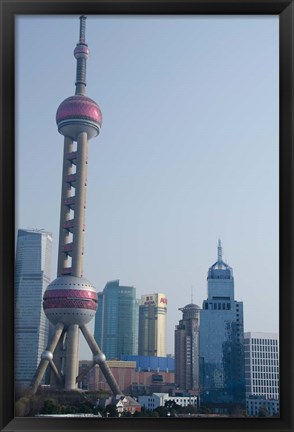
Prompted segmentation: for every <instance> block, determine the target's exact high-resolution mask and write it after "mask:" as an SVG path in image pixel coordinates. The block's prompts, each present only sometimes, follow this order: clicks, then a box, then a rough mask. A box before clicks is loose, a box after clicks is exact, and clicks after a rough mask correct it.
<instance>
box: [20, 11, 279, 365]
mask: <svg viewBox="0 0 294 432" xmlns="http://www.w3.org/2000/svg"><path fill="white" fill-rule="evenodd" d="M278 32H279V26H278V16H239V17H238V16H126V15H124V16H111V15H100V16H94V15H93V16H88V18H87V23H86V41H87V43H88V45H89V49H90V56H89V59H88V63H87V89H86V90H87V96H89V97H90V98H92V99H94V100H95V101H96V102H97V103H98V104H99V106H100V108H101V111H102V114H103V125H102V128H101V133H100V135H99V136H98V137H97V138H94V139H92V140H91V141H90V142H89V160H88V189H87V213H86V235H85V260H84V276H85V277H86V278H87V279H89V280H90V281H91V282H92V283H93V285H94V286H95V288H96V289H97V291H102V290H103V288H104V286H105V284H106V282H107V281H109V280H114V279H119V280H120V284H122V285H130V286H135V287H136V292H137V298H140V296H141V295H142V294H147V293H154V292H161V293H164V294H166V295H167V298H168V314H167V352H168V353H173V352H174V329H175V325H176V324H177V323H178V321H179V320H180V319H181V312H180V311H179V310H178V308H180V307H183V306H185V305H186V304H188V303H191V299H193V302H194V303H196V304H198V305H199V306H202V302H203V300H204V299H205V298H206V297H207V281H206V278H207V270H208V268H209V267H210V266H211V265H212V264H213V263H214V262H215V261H216V260H217V243H218V239H219V238H220V239H221V241H222V245H223V258H224V260H225V261H226V262H227V263H228V264H229V265H230V266H231V267H232V268H233V272H234V281H235V298H236V300H238V301H243V302H244V330H245V331H265V332H278V331H279V234H278V228H279V215H278V205H279V191H278V188H279V181H278V177H279V108H278V105H279V87H278V86H279V83H278V79H279V68H278V64H279V61H278V54H279V48H278V40H279V39H278ZM78 37H79V19H78V16H54V15H53V16H45V15H44V16H18V17H17V19H16V172H17V176H16V229H18V228H24V229H26V228H36V229H45V230H46V231H49V232H51V233H52V235H53V256H52V279H54V278H55V277H56V268H57V247H58V235H59V211H60V208H59V207H60V193H61V174H62V158H63V137H62V135H60V134H59V133H58V131H57V127H56V122H55V114H56V110H57V108H58V106H59V104H60V103H61V102H62V101H63V100H64V99H65V98H67V97H69V96H71V95H73V94H74V92H75V85H74V83H75V73H76V60H75V58H74V56H73V50H74V48H75V46H76V43H77V42H78ZM89 325H90V328H91V329H93V325H94V320H92V322H91V323H90V324H89ZM81 339H82V338H81ZM80 358H81V359H87V358H91V355H90V351H89V349H88V348H87V347H86V344H85V343H84V342H83V341H81V349H80Z"/></svg>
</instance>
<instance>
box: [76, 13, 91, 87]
mask: <svg viewBox="0 0 294 432" xmlns="http://www.w3.org/2000/svg"><path fill="white" fill-rule="evenodd" d="M86 19H87V17H86V16H85V15H81V16H80V37H79V42H78V43H77V46H76V48H75V50H74V56H75V58H76V59H77V74H76V95H77V94H78V95H85V94H86V85H87V82H86V66H87V59H88V57H89V48H88V45H87V44H86Z"/></svg>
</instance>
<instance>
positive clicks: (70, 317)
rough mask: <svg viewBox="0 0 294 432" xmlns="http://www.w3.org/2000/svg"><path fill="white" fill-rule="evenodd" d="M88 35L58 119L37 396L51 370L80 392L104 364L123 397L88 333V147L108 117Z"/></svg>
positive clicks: (92, 297)
mask: <svg viewBox="0 0 294 432" xmlns="http://www.w3.org/2000/svg"><path fill="white" fill-rule="evenodd" d="M85 30H86V17H85V16H81V17H80V33H79V42H78V43H77V46H76V48H75V50H74V56H75V58H76V60H77V69H76V83H75V85H76V91H75V95H74V96H71V97H69V98H67V99H65V100H64V101H63V102H62V103H61V104H60V105H59V107H58V110H57V113H56V123H57V127H58V131H59V132H60V133H61V134H62V135H63V136H64V156H63V175H62V188H61V209H60V227H59V250H58V269H57V279H55V280H54V281H53V282H51V284H50V285H49V286H48V288H47V290H46V292H45V294H44V302H43V308H44V311H45V314H46V316H47V318H48V319H49V321H50V322H51V323H52V324H54V326H55V328H54V332H53V335H52V337H51V338H50V341H49V343H48V346H47V348H46V350H45V351H44V352H43V353H42V355H41V361H40V363H39V366H38V369H37V371H36V373H35V376H34V377H33V380H32V384H31V385H32V391H33V392H36V390H37V388H38V386H39V384H40V382H41V380H42V377H43V375H44V373H45V371H46V368H47V366H48V365H50V367H51V369H52V372H53V374H54V377H53V379H52V381H51V383H52V385H55V386H58V387H61V388H63V389H65V390H75V389H76V388H77V384H78V382H79V381H80V380H82V378H83V376H84V374H86V373H87V372H88V371H89V370H90V369H91V368H92V367H93V366H94V365H95V364H96V363H99V365H100V369H101V370H102V372H103V374H104V375H105V378H106V379H107V381H108V384H109V386H110V388H111V390H112V392H113V393H114V394H118V393H121V392H120V389H119V387H118V385H117V383H116V381H115V379H114V377H113V375H112V373H111V371H110V369H109V367H108V365H107V363H106V362H105V355H104V354H103V353H102V351H101V350H100V348H99V347H98V345H97V343H96V341H95V339H94V337H93V336H92V334H91V333H90V331H89V329H88V327H87V323H88V322H89V321H91V319H92V318H93V317H94V315H95V312H96V309H97V294H96V291H95V288H94V287H93V285H92V284H91V283H90V282H89V281H88V280H87V279H85V278H84V277H83V256H84V234H85V213H86V191H87V164H88V141H89V140H90V139H91V138H93V137H95V136H97V135H98V134H99V131H100V127H101V123H102V114H101V111H100V108H99V106H98V105H97V104H96V102H94V101H93V100H92V99H89V98H88V97H87V96H86V95H85V94H86V63H87V58H88V55H89V49H88V45H87V44H86V39H85ZM79 330H81V331H82V333H83V335H84V337H85V339H86V341H87V343H88V345H89V347H90V349H91V351H92V353H93V361H92V362H91V364H90V365H89V368H88V370H86V371H83V373H82V374H80V375H78V351H79Z"/></svg>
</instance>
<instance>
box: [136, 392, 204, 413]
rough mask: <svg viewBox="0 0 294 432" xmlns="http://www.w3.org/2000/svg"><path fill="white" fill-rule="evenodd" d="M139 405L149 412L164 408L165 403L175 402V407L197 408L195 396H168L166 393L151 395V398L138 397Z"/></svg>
mask: <svg viewBox="0 0 294 432" xmlns="http://www.w3.org/2000/svg"><path fill="white" fill-rule="evenodd" d="M138 402H139V404H140V405H141V406H142V407H144V408H146V409H149V410H154V409H156V408H158V407H159V406H164V405H165V403H166V402H175V403H176V404H177V405H180V406H182V407H186V406H188V405H192V406H197V403H198V398H197V396H169V394H168V393H153V394H152V396H139V399H138Z"/></svg>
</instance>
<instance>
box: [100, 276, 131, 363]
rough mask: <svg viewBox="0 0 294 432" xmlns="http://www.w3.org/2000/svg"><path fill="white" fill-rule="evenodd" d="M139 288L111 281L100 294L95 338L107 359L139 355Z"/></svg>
mask: <svg viewBox="0 0 294 432" xmlns="http://www.w3.org/2000/svg"><path fill="white" fill-rule="evenodd" d="M137 308H138V306H137V300H136V288H134V287H130V286H122V285H120V284H119V280H115V281H111V282H107V284H106V286H105V288H104V290H103V292H100V293H98V309H97V312H96V317H95V332H94V337H95V339H96V341H97V343H98V345H99V346H100V348H101V350H102V351H103V352H104V354H105V355H106V358H107V359H109V360H111V359H120V357H121V356H122V355H135V354H137V352H138V345H137V341H138V310H137Z"/></svg>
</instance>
